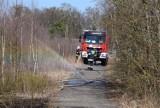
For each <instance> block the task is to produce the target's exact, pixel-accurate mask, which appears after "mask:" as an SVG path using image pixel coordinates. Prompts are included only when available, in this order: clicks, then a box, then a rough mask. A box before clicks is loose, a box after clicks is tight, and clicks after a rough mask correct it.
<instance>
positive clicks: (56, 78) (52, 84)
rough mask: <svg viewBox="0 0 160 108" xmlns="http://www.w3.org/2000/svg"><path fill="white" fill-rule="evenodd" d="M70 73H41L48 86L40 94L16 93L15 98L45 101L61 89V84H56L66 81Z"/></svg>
mask: <svg viewBox="0 0 160 108" xmlns="http://www.w3.org/2000/svg"><path fill="white" fill-rule="evenodd" d="M71 74H72V72H66V71H54V72H47V73H41V75H42V76H45V77H46V78H47V79H48V81H49V84H48V86H47V87H46V88H44V90H43V91H42V92H40V93H37V92H36V93H16V97H18V98H23V99H32V98H34V99H45V98H48V97H49V96H52V95H55V93H57V92H58V91H59V90H60V89H62V88H63V83H57V82H60V81H63V80H68V79H69V78H70V75H71Z"/></svg>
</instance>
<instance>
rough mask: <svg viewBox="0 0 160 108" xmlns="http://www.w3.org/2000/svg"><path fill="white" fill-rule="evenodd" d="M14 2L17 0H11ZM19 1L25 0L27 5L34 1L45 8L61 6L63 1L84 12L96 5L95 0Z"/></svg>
mask: <svg viewBox="0 0 160 108" xmlns="http://www.w3.org/2000/svg"><path fill="white" fill-rule="evenodd" d="M9 1H11V2H12V3H13V2H15V1H16V0H9ZM17 1H18V2H21V1H23V4H25V6H31V4H32V2H33V1H34V3H35V4H36V7H38V8H40V9H43V8H49V7H54V6H55V7H60V6H61V3H69V4H71V5H72V6H74V7H76V8H77V9H78V10H80V11H82V12H84V11H85V9H86V8H87V7H89V6H91V7H94V6H95V2H93V1H94V0H17Z"/></svg>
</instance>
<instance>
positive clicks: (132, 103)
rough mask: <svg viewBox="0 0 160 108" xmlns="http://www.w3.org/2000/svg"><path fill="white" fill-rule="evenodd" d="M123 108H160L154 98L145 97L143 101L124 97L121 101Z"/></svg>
mask: <svg viewBox="0 0 160 108" xmlns="http://www.w3.org/2000/svg"><path fill="white" fill-rule="evenodd" d="M120 107H121V108H159V104H158V101H157V99H156V97H154V96H145V97H144V98H143V99H139V100H138V99H136V100H133V99H130V98H129V97H128V96H126V95H124V96H123V97H122V98H121V100H120Z"/></svg>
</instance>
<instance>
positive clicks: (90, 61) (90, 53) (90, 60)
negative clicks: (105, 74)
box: [88, 47, 96, 70]
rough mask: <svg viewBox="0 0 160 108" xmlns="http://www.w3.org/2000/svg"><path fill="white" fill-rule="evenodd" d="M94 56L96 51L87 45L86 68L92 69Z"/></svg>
mask: <svg viewBox="0 0 160 108" xmlns="http://www.w3.org/2000/svg"><path fill="white" fill-rule="evenodd" d="M95 57H96V51H95V50H94V48H93V47H89V50H88V65H89V66H88V69H90V70H93V65H94V59H95Z"/></svg>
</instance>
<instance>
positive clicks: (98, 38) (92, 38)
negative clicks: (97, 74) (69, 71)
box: [80, 31, 108, 66]
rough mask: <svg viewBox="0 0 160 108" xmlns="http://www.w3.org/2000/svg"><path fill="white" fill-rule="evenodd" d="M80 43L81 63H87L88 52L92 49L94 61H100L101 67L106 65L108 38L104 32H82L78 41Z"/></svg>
mask: <svg viewBox="0 0 160 108" xmlns="http://www.w3.org/2000/svg"><path fill="white" fill-rule="evenodd" d="M80 42H81V50H82V51H81V56H82V59H83V63H84V64H87V63H88V50H89V48H91V47H92V48H93V49H94V50H95V51H96V57H95V59H94V61H95V62H96V61H101V65H102V66H106V65H107V63H108V36H107V34H106V32H102V31H84V33H83V35H82V36H81V39H80Z"/></svg>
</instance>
